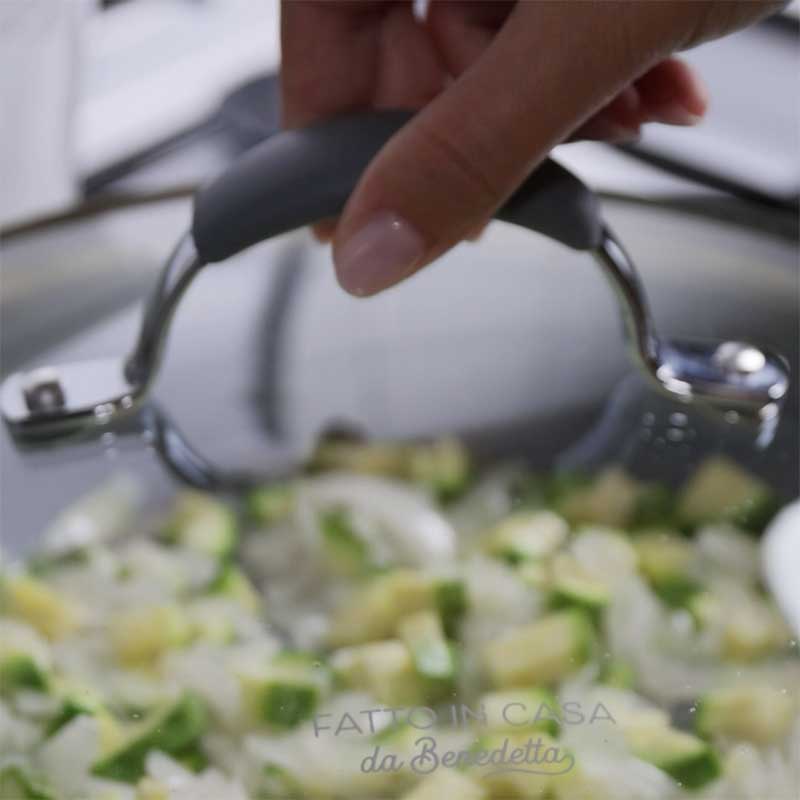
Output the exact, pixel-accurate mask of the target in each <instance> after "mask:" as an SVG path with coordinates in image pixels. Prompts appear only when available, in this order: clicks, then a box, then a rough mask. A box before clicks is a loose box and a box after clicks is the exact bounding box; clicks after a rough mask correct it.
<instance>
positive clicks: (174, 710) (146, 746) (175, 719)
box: [92, 692, 208, 783]
mask: <svg viewBox="0 0 800 800" xmlns="http://www.w3.org/2000/svg"><path fill="white" fill-rule="evenodd" d="M207 724H208V715H207V712H206V706H205V703H204V702H203V701H202V699H201V698H200V697H199V696H198V695H196V694H194V693H193V692H185V693H184V694H183V695H182V696H181V697H180V698H179V699H178V700H177V701H176V702H175V704H174V705H172V706H171V707H170V708H168V709H167V710H166V711H165V712H164V713H162V714H159V715H157V716H156V717H155V718H154V719H151V720H148V721H145V722H144V723H143V724H142V725H140V726H137V728H138V729H139V730H138V731H137V732H136V733H134V734H133V735H132V736H130V737H129V738H128V739H127V740H126V741H125V742H124V743H123V744H122V745H121V746H120V747H119V748H117V749H116V750H114V751H113V752H111V753H110V754H109V755H107V756H105V757H104V758H102V759H101V760H100V761H98V762H96V763H95V764H94V766H93V767H92V773H93V774H94V775H97V776H98V777H101V778H109V779H110V780H115V781H122V782H123V783H134V782H135V781H137V780H139V778H141V777H142V775H143V774H144V765H145V760H146V758H147V754H148V753H149V752H150V751H151V750H160V751H161V752H163V753H167V754H168V755H173V756H177V755H180V754H181V753H183V752H186V750H187V749H188V748H190V747H191V746H192V745H193V744H194V743H196V742H197V741H198V739H199V738H200V737H201V736H202V735H203V734H204V733H205V731H206V728H207Z"/></svg>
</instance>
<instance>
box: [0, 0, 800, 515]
mask: <svg viewBox="0 0 800 800" xmlns="http://www.w3.org/2000/svg"><path fill="white" fill-rule="evenodd" d="M798 21H799V20H798V4H797V3H793V4H792V5H791V6H789V7H787V8H786V9H785V10H784V11H783V12H781V13H780V14H778V15H776V16H775V17H773V18H771V19H769V20H766V21H765V22H763V23H762V24H760V25H758V26H756V27H754V28H752V29H749V30H747V31H743V32H741V33H738V34H736V35H734V36H730V37H728V38H726V39H724V40H722V41H719V42H714V43H710V44H707V45H704V46H702V47H700V48H697V49H696V50H694V51H692V52H690V53H688V54H686V57H687V59H688V60H689V61H690V62H692V63H693V64H695V65H696V67H697V69H698V70H699V72H700V74H701V75H702V77H703V78H704V80H705V81H706V83H707V85H708V88H709V92H710V95H711V107H710V111H709V114H708V117H707V119H706V120H705V121H704V122H703V124H702V125H700V126H699V127H698V128H697V129H692V130H687V129H679V128H668V127H652V128H648V129H647V131H646V132H645V134H644V136H643V138H642V139H641V140H640V141H639V142H638V143H636V144H635V145H633V146H626V147H624V148H620V147H611V146H607V145H602V144H597V143H576V144H571V145H566V146H563V147H560V148H558V150H557V153H556V156H557V157H558V158H559V160H561V161H562V162H563V163H565V164H566V165H567V166H568V167H570V168H571V169H573V170H574V171H575V172H576V173H577V174H578V175H580V177H581V178H582V179H584V180H585V181H586V182H587V183H589V184H590V185H591V186H592V187H593V188H595V189H596V190H597V191H598V192H599V193H600V195H601V198H602V201H603V203H604V208H605V211H606V214H607V216H608V218H609V219H610V221H611V223H612V224H613V226H614V227H615V228H616V229H617V230H618V231H619V233H620V235H621V236H622V239H623V241H625V242H626V243H627V244H628V246H629V248H630V250H631V251H632V252H633V255H634V257H635V259H636V260H637V262H638V263H639V265H640V268H641V271H642V274H643V277H644V279H645V283H646V285H647V287H648V289H649V291H650V294H651V298H652V301H653V306H654V313H655V316H656V318H657V320H658V323H659V325H660V326H661V327H662V329H663V330H664V332H666V333H669V334H671V335H687V336H721V337H730V338H743V337H745V336H746V337H749V338H753V339H754V340H756V341H758V342H760V343H763V344H765V345H769V346H772V347H775V348H776V349H778V350H780V351H782V352H784V353H786V354H787V356H788V357H789V359H790V360H792V361H793V363H795V362H796V354H797V341H798V320H797V289H798V265H797V252H798V250H797V237H798V231H797V228H798V224H797V223H798V197H799V196H800V158H799V157H798V156H799V155H800V153H799V152H798V145H799V144H800V108H799V107H798V97H800V95H799V94H798V76H799V75H800V47H798V45H799V44H800V27H798ZM278 29H279V23H278V4H277V2H275V0H104V1H103V2H101V1H100V0H3V2H0V104H2V125H0V139H1V140H2V141H1V142H0V145H2V146H0V174H1V175H2V184H1V186H2V189H0V228H1V229H2V230H1V235H2V261H1V262H0V265H1V273H0V275H1V277H2V295H1V296H0V336H2V365H1V367H0V370H1V371H2V374H4V375H5V374H8V373H9V372H11V371H13V370H16V369H19V368H21V367H22V366H30V365H32V364H39V363H49V362H52V361H56V362H57V361H59V360H62V361H63V360H65V359H66V360H73V359H74V358H76V357H94V356H97V355H116V354H120V353H122V352H125V351H126V350H128V349H129V348H130V346H131V343H132V341H133V337H134V335H135V332H136V327H137V324H138V319H139V313H140V312H139V309H140V303H141V300H142V298H143V297H144V296H145V295H146V294H147V292H148V291H149V289H150V287H151V286H152V284H153V281H154V280H155V277H156V275H157V272H158V270H159V268H160V267H161V266H162V264H163V261H164V259H165V258H166V256H167V255H168V253H169V251H170V250H171V248H172V246H173V245H174V243H175V241H176V240H177V238H178V237H179V236H180V234H181V233H182V232H183V230H184V229H185V228H186V227H187V225H188V222H189V218H190V207H191V196H192V194H193V192H194V190H195V189H196V188H197V187H198V186H199V185H201V184H203V183H205V182H206V181H208V180H209V179H210V178H211V177H212V176H214V175H215V174H217V173H219V172H220V171H221V170H222V169H224V168H225V166H226V165H227V164H229V163H230V162H231V160H232V159H234V158H235V157H236V156H237V155H238V154H240V153H241V152H243V151H244V150H246V149H247V148H248V147H250V146H252V145H253V144H255V143H256V142H258V141H259V140H261V139H262V138H264V137H265V136H267V135H269V133H271V132H273V131H275V130H276V127H277V125H278V92H277V89H276V75H277V74H278V70H279V65H280V52H279V37H278ZM234 261H235V262H236V263H235V264H231V265H223V266H220V267H218V268H215V269H213V270H209V271H208V272H207V273H206V274H204V275H203V276H202V278H201V279H200V280H199V281H198V283H197V285H196V286H193V287H192V291H191V292H190V294H189V296H188V297H187V299H186V300H185V301H184V304H183V305H182V306H181V309H180V310H179V314H178V319H177V322H176V327H175V330H174V331H173V334H172V336H171V339H170V346H169V352H168V357H167V361H166V364H165V366H164V370H163V374H162V377H161V379H160V381H159V384H158V386H157V396H158V398H159V399H160V401H162V402H164V404H165V405H166V406H167V407H168V408H169V410H170V411H171V412H173V413H174V414H175V415H176V416H177V417H179V418H180V423H181V425H182V427H183V428H184V429H186V431H187V433H189V434H191V436H192V437H193V440H194V438H195V437H196V438H197V439H198V440H199V441H200V443H201V445H202V446H205V447H208V448H209V449H210V450H211V451H213V452H215V454H217V455H218V456H219V457H220V458H221V459H222V460H223V461H225V460H228V461H230V462H231V463H238V462H241V461H246V460H247V458H248V452H251V451H252V453H253V454H254V455H253V456H252V459H253V460H254V461H258V462H259V463H262V462H263V460H264V456H263V454H264V444H263V442H262V441H261V439H259V438H258V436H257V435H256V433H255V432H260V434H264V435H269V436H270V437H272V439H271V441H272V445H271V446H277V445H276V444H275V442H280V441H283V442H287V441H292V442H295V441H296V440H298V439H300V440H302V441H305V440H306V439H307V438H308V437H310V436H311V435H312V433H313V432H315V431H318V430H319V428H320V426H322V425H324V424H326V423H327V422H329V421H330V420H331V419H333V420H339V419H345V420H355V421H357V422H358V423H359V424H360V425H362V426H364V427H365V428H367V429H368V430H370V431H371V432H374V433H378V434H381V435H422V434H425V433H430V432H441V431H442V430H444V429H447V430H452V429H454V430H457V431H458V432H462V431H478V430H483V431H489V430H492V431H506V434H505V436H506V439H507V440H511V441H513V442H514V443H515V444H516V446H517V447H518V449H519V447H520V446H521V443H522V442H524V441H527V440H525V439H524V437H523V438H520V430H521V428H520V421H524V420H528V419H536V420H538V421H539V422H538V426H537V427H536V431H540V430H541V421H542V420H547V419H555V418H556V417H557V416H558V413H559V412H560V410H563V408H564V407H565V405H571V406H574V407H575V408H577V407H580V408H585V409H591V413H589V412H588V411H587V412H586V414H584V416H583V417H581V418H580V419H581V424H580V425H579V426H578V427H576V423H575V419H576V417H575V415H574V414H572V415H571V416H569V417H565V418H564V419H563V420H562V421H561V422H560V423H559V425H560V427H559V425H556V424H555V423H553V424H552V425H551V426H550V433H551V434H552V436H554V437H555V440H556V441H555V443H554V444H553V445H552V446H549V447H548V448H544V449H543V450H542V453H543V454H546V455H543V458H544V459H547V460H549V458H550V456H551V454H552V452H553V448H559V447H563V446H566V444H568V443H569V442H570V440H571V439H574V437H575V435H576V432H577V431H578V430H579V429H582V428H581V426H583V427H586V426H588V425H589V424H590V423H591V421H592V420H593V419H595V417H596V415H597V414H598V413H599V411H598V409H599V406H598V402H599V400H600V399H602V398H604V397H605V396H607V395H608V394H609V392H611V391H612V390H613V388H614V387H615V386H616V385H617V384H618V383H619V381H620V380H621V377H622V376H624V375H625V374H627V372H628V370H629V369H630V365H629V362H628V360H627V357H626V354H625V352H624V350H623V347H622V343H621V337H620V334H619V319H618V315H617V312H616V310H615V307H614V305H613V301H612V299H611V296H610V293H609V292H608V289H607V287H606V286H605V284H604V283H603V281H602V279H601V277H600V276H599V274H598V273H597V270H595V269H593V267H592V265H591V262H590V260H588V259H586V258H585V257H578V256H576V255H575V254H574V253H572V252H567V251H566V250H565V249H564V248H561V247H559V246H557V245H554V244H553V243H551V242H546V241H543V240H539V239H538V238H536V237H532V236H531V235H530V234H527V233H524V232H521V231H516V230H512V229H510V228H508V227H505V226H503V225H493V226H492V227H491V229H490V230H489V232H488V234H487V235H486V236H485V237H484V239H483V240H482V241H481V242H480V244H478V245H463V246H460V247H459V248H456V250H454V251H453V253H451V254H449V255H448V256H447V257H445V258H444V259H442V261H441V263H440V264H437V265H436V267H435V268H433V269H431V270H426V271H425V273H424V274H421V275H420V276H418V277H416V278H414V279H413V280H412V281H410V282H408V284H406V285H404V286H402V287H400V288H398V289H397V290H393V291H391V292H388V293H386V295H384V296H381V297H380V298H377V299H376V300H374V301H370V302H369V303H363V302H358V301H355V300H353V299H352V298H349V297H345V296H344V295H343V294H342V293H341V292H340V291H339V290H338V289H337V287H336V285H335V281H334V279H333V277H332V270H331V267H330V256H329V253H328V251H327V249H326V248H324V247H320V246H318V245H315V244H314V243H313V242H312V241H311V239H310V237H308V236H307V235H306V234H304V233H298V234H292V235H289V236H287V237H281V238H280V239H279V240H276V241H274V242H269V243H265V244H264V245H260V246H258V247H256V248H254V249H253V250H251V251H248V252H247V253H244V254H242V255H241V256H238V257H237V258H236V259H234ZM501 269H502V270H504V271H505V272H506V273H507V275H508V281H507V283H506V284H505V285H499V284H498V282H497V281H496V280H494V279H493V278H492V276H493V275H494V274H495V271H496V270H501ZM455 270H458V272H457V274H458V276H459V277H458V280H457V281H456V280H455V279H454V278H453V275H454V274H456V273H455ZM499 388H500V389H501V390H500V391H498V389H499ZM565 398H570V399H569V400H566V399H565ZM260 434H259V435H260ZM4 435H5V434H4ZM532 436H533V439H532V441H534V442H535V441H537V438H536V437H538V436H539V433H535V434H532ZM502 438H503V437H502V435H499V438H497V437H496V440H498V441H499V440H500V439H502ZM3 447H4V450H3V458H4V464H3V466H4V469H5V470H6V478H7V480H6V489H5V490H4V495H5V499H6V501H7V502H6V510H5V512H4V513H6V514H10V515H11V517H13V518H14V519H15V520H20V519H22V516H21V515H23V513H24V515H25V520H26V522H25V526H26V527H30V526H33V525H34V524H38V522H37V521H36V519H35V518H45V517H46V515H48V514H50V513H51V512H52V511H54V510H55V509H57V508H58V507H60V505H62V504H63V502H64V501H65V498H66V497H68V496H71V495H72V494H74V492H76V491H79V490H83V489H84V488H85V487H86V486H89V485H91V483H92V481H94V480H96V478H97V475H98V474H100V473H101V472H102V471H103V470H104V469H105V467H104V466H103V464H102V462H101V464H100V465H99V466H95V467H93V468H92V469H87V470H86V471H85V473H81V472H80V470H74V469H70V470H69V471H68V473H67V472H63V471H62V472H61V473H58V474H57V477H56V478H53V479H49V483H48V484H47V485H46V487H44V489H43V491H42V493H41V495H40V496H41V497H45V496H46V498H47V500H46V501H44V502H42V503H41V508H40V509H38V510H37V511H36V512H34V511H32V510H31V508H30V504H29V503H28V504H27V506H26V508H24V509H23V508H22V505H20V506H19V509H18V513H17V511H14V508H12V506H13V505H14V501H13V498H14V492H15V491H16V490H18V491H19V492H21V493H22V492H23V489H24V487H25V486H28V485H29V484H30V476H29V475H28V474H26V473H24V472H23V471H22V470H21V469H18V466H19V464H20V463H21V462H20V461H19V458H18V455H17V454H16V451H15V450H12V449H11V448H10V446H9V445H8V443H7V442H6V440H5V439H4V441H3ZM523 449H527V450H528V451H530V450H532V449H535V448H534V447H533V446H532V447H528V448H523ZM67 463H68V460H67ZM781 463H782V464H783V466H781V464H778V465H777V467H776V469H777V470H779V471H780V470H783V471H784V472H785V469H786V466H785V465H786V461H785V460H784V461H783V462H781ZM794 469H796V464H795V465H794ZM23 476H24V477H23ZM65 476H66V477H65ZM15 487H16V489H15ZM56 489H58V490H56ZM9 498H12V501H11V503H9V502H8V500H9ZM9 509H10V510H9ZM11 517H8V516H7V517H6V520H8V519H10V518H11Z"/></svg>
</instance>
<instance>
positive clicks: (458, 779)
mask: <svg viewBox="0 0 800 800" xmlns="http://www.w3.org/2000/svg"><path fill="white" fill-rule="evenodd" d="M488 796H489V795H488V793H487V791H486V789H484V788H483V787H482V786H481V785H480V784H479V783H477V782H476V781H473V780H472V779H471V778H468V777H467V776H466V775H464V774H462V773H460V772H456V771H455V770H451V769H439V770H437V771H436V772H434V773H433V774H432V775H429V776H428V777H427V778H425V779H424V780H422V781H421V782H420V783H418V784H417V785H416V786H415V787H414V788H413V789H412V790H411V791H410V792H408V793H407V794H404V795H403V798H402V800H443V798H454V800H486V799H487V798H488Z"/></svg>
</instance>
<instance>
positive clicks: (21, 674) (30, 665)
mask: <svg viewBox="0 0 800 800" xmlns="http://www.w3.org/2000/svg"><path fill="white" fill-rule="evenodd" d="M48 686H49V681H48V678H47V674H46V673H45V672H44V671H43V670H42V668H41V667H40V666H39V664H37V663H36V661H35V660H34V659H33V658H32V657H31V656H30V655H28V654H27V653H11V654H9V655H6V656H0V695H2V694H6V693H10V692H16V691H18V690H19V689H28V690H30V691H34V692H46V691H47V689H48Z"/></svg>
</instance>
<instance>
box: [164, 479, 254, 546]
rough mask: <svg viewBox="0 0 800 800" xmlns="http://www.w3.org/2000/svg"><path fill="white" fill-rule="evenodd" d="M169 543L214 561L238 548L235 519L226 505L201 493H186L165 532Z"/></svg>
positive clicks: (176, 507) (181, 497) (181, 494)
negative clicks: (212, 558)
mask: <svg viewBox="0 0 800 800" xmlns="http://www.w3.org/2000/svg"><path fill="white" fill-rule="evenodd" d="M164 537H165V538H166V539H167V541H169V542H172V543H174V544H178V545H180V546H181V547H186V548H189V549H190V550H197V551H198V552H200V553H205V554H207V555H210V556H214V557H215V558H228V557H229V556H230V555H231V553H233V551H234V550H235V549H236V542H237V539H238V531H237V524H236V516H235V515H234V513H233V511H232V510H231V509H230V508H229V507H228V506H227V505H225V504H224V503H221V502H220V501H219V500H215V499H214V498H213V497H210V496H209V495H207V494H203V493H201V492H191V491H184V492H181V493H180V494H179V495H178V498H177V500H176V503H175V509H174V511H173V512H172V515H171V517H170V519H169V520H168V521H167V524H166V527H165V529H164Z"/></svg>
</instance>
